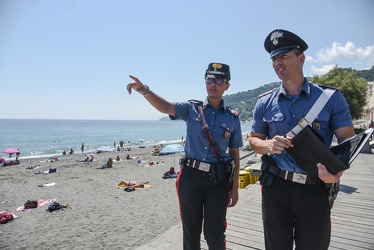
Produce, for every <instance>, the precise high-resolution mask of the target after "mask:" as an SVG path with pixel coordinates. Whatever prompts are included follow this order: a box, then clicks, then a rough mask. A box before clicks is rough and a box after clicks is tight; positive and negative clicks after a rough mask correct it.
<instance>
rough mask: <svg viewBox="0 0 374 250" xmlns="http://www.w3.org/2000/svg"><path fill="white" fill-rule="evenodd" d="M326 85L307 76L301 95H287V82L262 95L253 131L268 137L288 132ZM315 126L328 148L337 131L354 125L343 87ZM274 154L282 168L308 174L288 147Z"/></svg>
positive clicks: (256, 107) (322, 112)
mask: <svg viewBox="0 0 374 250" xmlns="http://www.w3.org/2000/svg"><path fill="white" fill-rule="evenodd" d="M324 88H326V86H320V85H316V84H313V83H310V82H309V81H308V80H306V79H305V82H304V85H303V88H302V90H301V92H300V94H298V95H289V94H287V93H286V91H285V89H284V87H283V85H281V86H280V87H279V88H277V89H275V90H273V91H271V92H269V93H267V94H264V95H261V96H260V98H259V99H258V101H257V103H256V106H255V108H254V112H253V114H254V118H253V124H252V129H251V131H252V132H255V133H260V134H265V135H266V136H267V138H268V139H271V138H273V137H274V136H276V135H286V134H287V133H288V132H289V131H290V130H291V129H292V128H294V127H295V126H296V125H297V123H298V122H299V121H300V120H301V119H302V118H303V117H305V116H306V114H307V113H308V112H309V110H310V109H311V108H312V106H313V105H314V103H315V102H316V101H317V99H318V97H319V96H320V95H321V93H322V92H323V91H324ZM310 122H312V121H310ZM312 125H313V128H314V129H315V130H316V131H317V132H318V133H319V134H320V135H322V137H323V138H324V140H325V143H326V146H327V147H330V146H331V142H332V139H333V131H334V130H336V129H338V128H342V127H345V126H353V124H352V118H351V115H350V112H349V109H348V104H347V102H346V100H345V99H344V97H343V95H342V93H341V92H340V91H339V90H336V91H335V93H334V94H333V95H332V96H331V97H330V99H329V100H328V102H327V104H326V105H325V106H324V107H323V109H322V111H321V112H320V113H319V114H318V116H317V118H316V119H315V120H314V121H313V123H312ZM272 157H273V158H274V160H275V162H276V163H277V164H278V166H279V167H280V168H281V169H283V170H287V171H292V172H296V173H304V171H303V170H302V169H301V167H300V166H299V165H298V164H297V163H296V162H295V161H294V160H293V158H292V157H291V156H289V155H288V154H287V152H286V150H284V151H283V152H282V154H279V155H278V154H277V155H273V156H272Z"/></svg>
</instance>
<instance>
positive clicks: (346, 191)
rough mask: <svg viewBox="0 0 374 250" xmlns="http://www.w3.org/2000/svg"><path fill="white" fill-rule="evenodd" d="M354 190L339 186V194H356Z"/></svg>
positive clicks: (349, 187)
mask: <svg viewBox="0 0 374 250" xmlns="http://www.w3.org/2000/svg"><path fill="white" fill-rule="evenodd" d="M356 190H357V188H355V187H351V186H347V185H343V184H340V192H343V193H346V194H352V193H356Z"/></svg>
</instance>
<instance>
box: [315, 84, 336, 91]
mask: <svg viewBox="0 0 374 250" xmlns="http://www.w3.org/2000/svg"><path fill="white" fill-rule="evenodd" d="M318 86H320V87H321V88H324V89H336V90H339V88H336V87H332V86H327V85H323V84H318Z"/></svg>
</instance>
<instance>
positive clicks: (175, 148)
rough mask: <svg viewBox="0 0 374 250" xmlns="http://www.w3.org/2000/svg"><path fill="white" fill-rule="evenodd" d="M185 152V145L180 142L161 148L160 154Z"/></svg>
mask: <svg viewBox="0 0 374 250" xmlns="http://www.w3.org/2000/svg"><path fill="white" fill-rule="evenodd" d="M181 152H184V147H183V146H182V145H180V144H170V145H167V146H166V147H164V148H163V149H161V151H160V153H159V154H158V155H170V154H175V153H181Z"/></svg>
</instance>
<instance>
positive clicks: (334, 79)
mask: <svg viewBox="0 0 374 250" xmlns="http://www.w3.org/2000/svg"><path fill="white" fill-rule="evenodd" d="M312 82H313V83H318V84H323V85H327V86H331V87H335V88H338V89H339V90H340V92H342V94H343V96H344V97H345V99H346V101H347V103H348V105H349V110H350V112H351V115H352V118H353V119H359V118H360V117H361V115H362V113H363V111H364V107H365V105H366V103H367V98H366V92H367V82H366V80H365V79H364V78H359V77H357V76H356V71H349V70H343V69H341V68H338V66H337V65H335V67H334V68H333V69H332V70H330V71H329V72H328V73H327V74H326V75H324V76H317V75H315V76H313V78H312Z"/></svg>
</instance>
